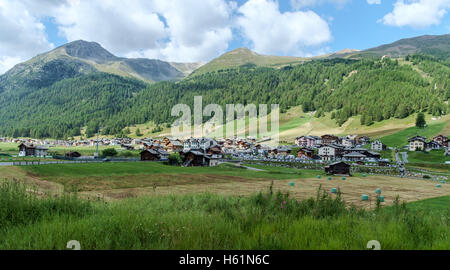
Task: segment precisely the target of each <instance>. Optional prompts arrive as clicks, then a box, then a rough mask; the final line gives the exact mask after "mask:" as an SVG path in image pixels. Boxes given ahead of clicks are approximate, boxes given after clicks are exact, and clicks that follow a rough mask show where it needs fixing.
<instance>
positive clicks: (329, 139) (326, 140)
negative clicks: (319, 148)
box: [322, 134, 339, 144]
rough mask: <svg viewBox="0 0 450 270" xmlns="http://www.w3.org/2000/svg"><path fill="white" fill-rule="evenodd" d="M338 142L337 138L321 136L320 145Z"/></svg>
mask: <svg viewBox="0 0 450 270" xmlns="http://www.w3.org/2000/svg"><path fill="white" fill-rule="evenodd" d="M338 141H339V138H338V137H337V136H334V135H328V134H327V135H323V136H322V144H333V143H337V142H338Z"/></svg>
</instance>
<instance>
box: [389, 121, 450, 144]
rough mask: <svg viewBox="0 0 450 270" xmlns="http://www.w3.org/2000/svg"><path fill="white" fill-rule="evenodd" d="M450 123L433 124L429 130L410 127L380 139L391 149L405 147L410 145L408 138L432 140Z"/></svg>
mask: <svg viewBox="0 0 450 270" xmlns="http://www.w3.org/2000/svg"><path fill="white" fill-rule="evenodd" d="M447 125H448V122H442V123H433V124H430V125H429V126H427V128H425V129H423V128H418V127H410V128H407V129H404V130H402V131H399V132H396V133H394V134H391V135H388V136H385V137H382V138H380V140H381V142H382V143H384V144H386V145H387V146H390V147H403V146H405V145H407V144H408V138H410V137H414V136H424V137H426V138H428V139H431V138H432V137H433V136H436V135H437V134H439V133H440V132H441V131H442V130H443V129H444V128H445V127H446V126H447Z"/></svg>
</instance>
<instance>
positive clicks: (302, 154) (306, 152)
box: [297, 148, 314, 159]
mask: <svg viewBox="0 0 450 270" xmlns="http://www.w3.org/2000/svg"><path fill="white" fill-rule="evenodd" d="M313 156H314V150H312V149H308V148H302V149H300V150H298V153H297V157H299V158H307V159H312V158H313Z"/></svg>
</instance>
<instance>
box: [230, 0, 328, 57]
mask: <svg viewBox="0 0 450 270" xmlns="http://www.w3.org/2000/svg"><path fill="white" fill-rule="evenodd" d="M238 11H239V13H240V14H242V16H240V17H239V18H238V19H237V24H238V26H239V27H240V28H241V30H242V33H243V36H244V37H245V38H247V39H248V40H250V41H251V43H252V44H253V49H254V50H255V51H256V52H258V53H263V54H296V55H306V53H305V49H307V48H308V47H309V48H311V47H317V46H320V45H322V44H323V43H325V42H328V41H330V40H331V38H332V37H331V32H330V29H329V27H328V23H327V22H326V21H325V20H324V19H322V18H321V17H320V16H319V15H317V14H316V13H314V12H312V11H297V12H285V13H281V12H280V10H279V6H278V2H275V1H271V0H249V1H248V2H247V3H245V4H244V5H242V6H241V7H240V8H239V10H238Z"/></svg>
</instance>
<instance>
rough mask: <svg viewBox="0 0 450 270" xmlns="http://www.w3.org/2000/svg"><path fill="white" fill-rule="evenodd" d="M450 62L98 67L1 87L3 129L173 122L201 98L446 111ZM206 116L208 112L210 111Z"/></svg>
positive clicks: (382, 115)
mask: <svg viewBox="0 0 450 270" xmlns="http://www.w3.org/2000/svg"><path fill="white" fill-rule="evenodd" d="M449 74H450V63H449V62H446V61H443V60H438V59H435V58H433V57H429V56H421V55H414V56H408V57H407V58H406V59H405V60H402V61H398V60H393V59H389V58H385V59H383V60H367V59H366V60H343V59H333V60H316V61H311V62H307V63H305V64H303V65H296V66H292V67H291V66H288V67H284V68H282V69H272V68H257V67H254V66H249V65H246V66H242V67H240V68H232V69H228V70H222V71H220V72H212V73H206V74H203V75H198V76H194V77H190V78H188V79H185V80H183V81H180V82H160V83H155V84H146V83H144V82H141V81H138V80H134V79H126V78H123V77H120V76H115V75H110V74H105V73H95V74H89V75H80V76H78V77H76V78H71V79H63V80H61V81H59V82H56V83H54V84H52V85H51V86H45V87H41V88H37V89H32V90H27V89H22V90H21V91H16V93H13V94H10V93H9V94H5V93H1V94H0V119H1V122H0V135H8V136H13V135H14V136H31V137H52V138H64V137H69V136H76V135H78V134H79V133H80V128H82V127H86V126H87V127H88V133H89V135H93V133H94V132H95V130H96V128H97V127H101V130H102V133H103V134H119V133H121V132H122V130H123V128H125V127H127V126H130V125H133V124H140V123H145V122H147V121H154V122H155V123H157V124H163V123H171V122H172V120H174V118H173V117H171V116H170V110H171V108H172V106H173V105H175V104H178V103H186V104H189V105H192V104H193V100H194V96H196V95H201V96H203V103H204V104H210V103H218V104H220V105H225V104H230V103H233V104H236V103H242V104H248V103H254V104H256V105H258V104H276V103H277V104H280V107H281V110H282V112H283V111H285V110H287V109H288V108H290V107H291V106H297V105H302V107H303V109H304V110H305V111H316V116H321V115H322V114H323V113H324V112H332V116H333V118H334V119H335V120H336V122H337V123H338V124H343V123H344V122H345V121H346V120H347V119H348V118H349V117H351V116H354V115H362V117H361V122H362V124H364V125H371V124H372V123H374V122H375V121H381V120H383V119H389V118H392V117H395V118H404V117H407V116H409V115H411V114H413V113H416V112H419V111H427V112H430V113H432V114H433V115H441V114H446V113H447V112H448V110H449V106H448V100H449V98H450V76H449ZM205 120H206V119H205Z"/></svg>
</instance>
